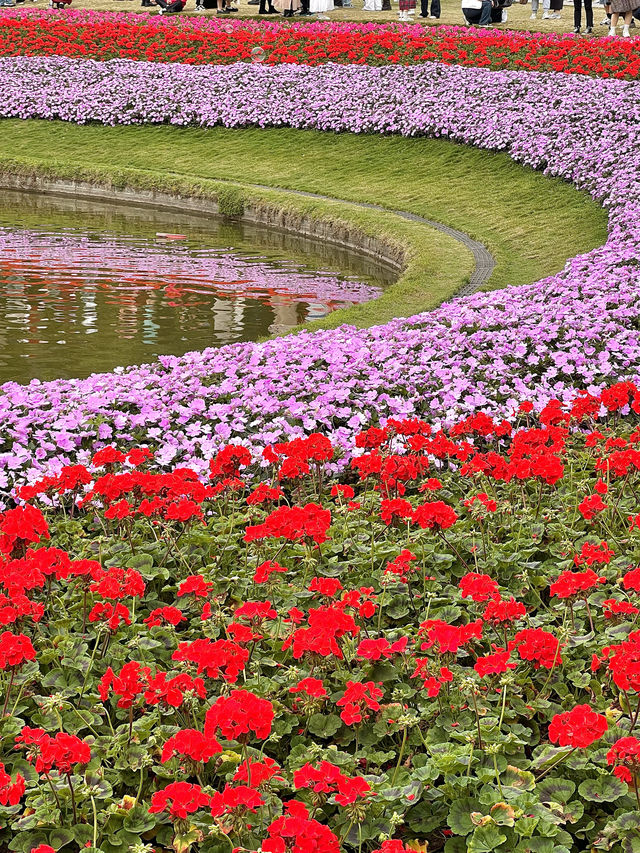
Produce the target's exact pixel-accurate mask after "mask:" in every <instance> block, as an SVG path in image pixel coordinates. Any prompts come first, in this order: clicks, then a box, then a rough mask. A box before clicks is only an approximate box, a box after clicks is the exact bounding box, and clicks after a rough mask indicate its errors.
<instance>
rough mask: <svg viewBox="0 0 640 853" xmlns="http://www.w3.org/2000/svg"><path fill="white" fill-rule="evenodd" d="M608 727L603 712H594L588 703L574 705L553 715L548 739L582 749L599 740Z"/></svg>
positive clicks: (561, 744)
mask: <svg viewBox="0 0 640 853" xmlns="http://www.w3.org/2000/svg"><path fill="white" fill-rule="evenodd" d="M608 728H609V726H608V723H607V718H606V717H605V716H604V715H603V714H596V712H595V711H593V710H592V709H591V708H590V707H589V705H576V707H575V708H573V709H572V710H571V711H564V713H562V714H556V715H555V716H554V718H553V719H552V720H551V724H550V725H549V740H550V741H551V742H552V743H557V744H559V745H560V746H572V747H574V749H575V748H582V749H584V748H586V747H587V746H591V744H592V743H594V742H595V741H597V740H600V738H601V737H602V736H603V734H604V733H605V732H606V731H607V729H608Z"/></svg>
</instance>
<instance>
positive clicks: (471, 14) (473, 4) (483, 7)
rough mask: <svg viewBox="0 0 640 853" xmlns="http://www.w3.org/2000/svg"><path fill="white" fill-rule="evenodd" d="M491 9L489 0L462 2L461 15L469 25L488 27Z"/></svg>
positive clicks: (466, 0)
mask: <svg viewBox="0 0 640 853" xmlns="http://www.w3.org/2000/svg"><path fill="white" fill-rule="evenodd" d="M492 8H493V4H492V3H491V0H462V14H463V15H464V19H465V21H466V22H467V24H469V25H473V26H478V27H483V28H486V27H490V26H491V10H492Z"/></svg>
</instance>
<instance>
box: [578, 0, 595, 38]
mask: <svg viewBox="0 0 640 853" xmlns="http://www.w3.org/2000/svg"><path fill="white" fill-rule="evenodd" d="M584 14H585V17H586V19H587V27H586V29H585V33H586V34H587V35H589V34H591V33H592V32H593V6H592V0H584ZM581 26H582V0H573V31H574V33H579V32H580V27H581Z"/></svg>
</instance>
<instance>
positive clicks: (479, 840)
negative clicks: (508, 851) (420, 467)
mask: <svg viewBox="0 0 640 853" xmlns="http://www.w3.org/2000/svg"><path fill="white" fill-rule="evenodd" d="M506 840H507V836H506V835H503V834H502V833H501V832H500V830H499V829H498V827H497V826H495V825H494V824H490V823H489V824H486V825H485V826H476V828H475V830H474V832H473V835H472V836H471V838H469V839H468V841H467V851H468V853H492V851H494V850H497V848H498V847H500V845H501V844H503V843H504V842H505V841H506Z"/></svg>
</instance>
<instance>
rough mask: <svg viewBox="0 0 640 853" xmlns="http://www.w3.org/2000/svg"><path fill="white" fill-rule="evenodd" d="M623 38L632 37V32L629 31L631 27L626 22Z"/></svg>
mask: <svg viewBox="0 0 640 853" xmlns="http://www.w3.org/2000/svg"><path fill="white" fill-rule="evenodd" d="M622 38H623V39H628V38H631V33H630V32H629V27H628V26H626V24H625V26H624V27H623V28H622Z"/></svg>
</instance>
